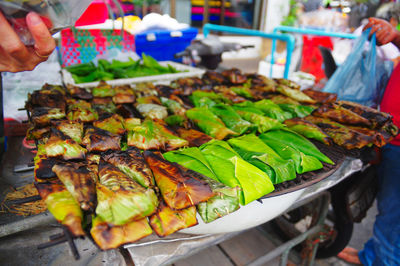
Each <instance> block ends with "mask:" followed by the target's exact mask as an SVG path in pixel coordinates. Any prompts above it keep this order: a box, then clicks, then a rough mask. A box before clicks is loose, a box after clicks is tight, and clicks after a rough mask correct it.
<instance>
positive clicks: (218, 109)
mask: <svg viewBox="0 0 400 266" xmlns="http://www.w3.org/2000/svg"><path fill="white" fill-rule="evenodd" d="M210 110H211V112H213V113H214V114H215V115H217V116H218V117H219V118H220V119H221V120H222V122H224V124H225V125H226V126H227V127H228V128H229V129H231V130H233V131H235V132H237V133H238V134H239V135H241V134H243V133H245V132H246V131H248V130H249V128H250V127H251V126H252V124H251V123H250V122H248V121H246V120H243V119H242V118H241V117H240V115H238V114H237V113H236V112H235V110H234V109H233V108H232V107H231V106H229V105H225V104H217V105H214V106H212V107H210Z"/></svg>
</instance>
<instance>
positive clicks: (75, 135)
mask: <svg viewBox="0 0 400 266" xmlns="http://www.w3.org/2000/svg"><path fill="white" fill-rule="evenodd" d="M55 125H56V128H57V129H58V130H60V131H61V132H62V133H64V135H66V136H68V137H70V138H71V139H73V140H74V141H75V142H76V143H81V142H82V137H83V124H82V123H80V122H75V121H69V120H62V121H57V122H56V123H55Z"/></svg>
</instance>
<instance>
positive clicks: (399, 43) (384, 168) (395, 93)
mask: <svg viewBox="0 0 400 266" xmlns="http://www.w3.org/2000/svg"><path fill="white" fill-rule="evenodd" d="M368 28H371V34H373V33H375V34H376V39H377V41H378V43H379V44H380V45H384V44H387V43H392V44H394V45H395V46H396V47H397V48H398V49H400V32H399V31H398V30H397V29H396V28H395V27H394V26H393V25H392V24H390V22H388V21H386V20H383V19H378V18H370V19H369V22H368V24H367V25H366V26H365V27H364V30H365V29H368ZM380 106H381V111H383V112H386V113H389V114H391V115H392V116H393V122H394V124H395V125H396V126H397V127H400V64H399V65H397V66H396V67H395V69H394V70H393V72H392V75H391V76H390V79H389V82H388V85H387V87H386V90H385V94H384V96H383V99H382V102H381V105H380ZM381 154H382V160H381V163H380V165H379V168H378V175H379V188H378V195H377V203H378V215H377V216H376V219H375V223H374V228H373V236H372V238H371V239H370V240H369V241H368V242H367V243H366V244H365V245H364V249H363V250H361V251H360V252H358V251H357V250H355V249H353V248H350V247H347V248H345V249H344V250H343V251H342V252H340V253H339V254H338V257H339V258H341V259H343V260H345V261H347V262H351V263H355V264H360V263H362V264H363V265H400V164H399V158H400V135H398V136H397V137H396V138H395V139H394V140H393V141H392V142H391V143H390V144H388V145H386V146H384V147H383V148H382V149H381Z"/></svg>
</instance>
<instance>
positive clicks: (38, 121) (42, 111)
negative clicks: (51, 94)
mask: <svg viewBox="0 0 400 266" xmlns="http://www.w3.org/2000/svg"><path fill="white" fill-rule="evenodd" d="M64 117H65V111H64V110H62V109H60V108H54V107H36V108H34V109H33V111H32V115H31V119H32V122H33V123H34V125H35V126H39V127H43V126H47V125H49V124H50V122H51V121H52V120H57V119H63V118H64Z"/></svg>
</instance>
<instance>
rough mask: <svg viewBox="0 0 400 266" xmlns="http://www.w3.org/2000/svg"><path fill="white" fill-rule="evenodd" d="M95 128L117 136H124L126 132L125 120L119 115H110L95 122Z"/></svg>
mask: <svg viewBox="0 0 400 266" xmlns="http://www.w3.org/2000/svg"><path fill="white" fill-rule="evenodd" d="M93 126H95V127H98V128H101V129H104V130H107V131H109V132H111V133H112V134H116V135H122V134H124V133H125V132H126V130H125V126H124V119H123V118H122V117H121V116H119V115H117V114H112V115H108V116H106V117H104V118H102V119H101V120H97V121H94V122H93Z"/></svg>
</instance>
